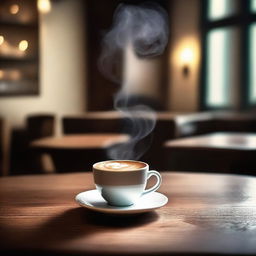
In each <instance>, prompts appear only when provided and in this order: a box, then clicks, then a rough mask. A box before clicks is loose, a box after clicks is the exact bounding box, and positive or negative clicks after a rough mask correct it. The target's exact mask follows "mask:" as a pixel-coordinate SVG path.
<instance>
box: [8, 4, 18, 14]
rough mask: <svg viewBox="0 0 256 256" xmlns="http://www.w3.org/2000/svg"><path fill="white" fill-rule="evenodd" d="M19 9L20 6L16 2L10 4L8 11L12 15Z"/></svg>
mask: <svg viewBox="0 0 256 256" xmlns="http://www.w3.org/2000/svg"><path fill="white" fill-rule="evenodd" d="M19 10H20V7H19V5H17V4H12V5H11V6H10V13H11V14H13V15H15V14H17V13H18V12H19Z"/></svg>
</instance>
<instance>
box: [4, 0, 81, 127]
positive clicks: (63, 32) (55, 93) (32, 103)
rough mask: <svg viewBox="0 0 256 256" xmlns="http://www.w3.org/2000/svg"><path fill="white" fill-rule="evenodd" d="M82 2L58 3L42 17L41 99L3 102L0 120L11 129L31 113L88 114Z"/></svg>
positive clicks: (63, 0) (9, 98)
mask: <svg viewBox="0 0 256 256" xmlns="http://www.w3.org/2000/svg"><path fill="white" fill-rule="evenodd" d="M82 2H83V1H82V0H76V1H73V0H62V1H56V2H54V3H53V6H52V10H51V12H50V13H48V14H44V15H41V16H40V55H41V56H40V95H38V96H27V97H8V98H7V97H6V98H0V116H3V117H4V118H5V119H6V120H7V122H8V124H9V127H10V128H11V127H13V126H22V125H23V124H24V120H25V118H26V116H27V114H31V113H39V112H50V113H54V114H56V115H57V116H58V117H60V116H61V115H62V114H64V113H65V114H66V113H79V112H82V111H84V110H85V99H86V95H85V77H86V72H85V71H86V67H85V61H84V60H85V40H84V34H85V28H84V12H83V11H84V9H83V7H82V4H83V3H82ZM58 130H59V129H58Z"/></svg>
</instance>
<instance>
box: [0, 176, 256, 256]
mask: <svg viewBox="0 0 256 256" xmlns="http://www.w3.org/2000/svg"><path fill="white" fill-rule="evenodd" d="M255 187H256V178H253V177H249V176H244V177H243V176H235V175H216V174H191V173H190V174H188V173H163V184H162V186H161V188H160V192H162V193H164V194H166V195H167V196H168V198H169V202H168V204H167V205H166V206H164V207H162V208H160V209H158V210H156V211H154V212H151V213H147V214H143V215H138V216H132V217H113V216H108V215H103V214H100V213H94V212H90V211H89V210H87V209H84V208H82V207H79V206H78V205H77V204H76V203H75V201H74V197H75V195H76V194H77V193H79V192H81V191H84V190H88V189H92V188H94V185H93V182H92V175H91V173H83V174H81V173H75V174H56V175H37V176H19V177H5V178H0V203H1V208H0V227H1V228H0V255H6V253H7V252H8V253H13V254H14V255H15V254H17V255H21V254H22V255H27V253H29V252H31V253H32V254H33V255H44V254H45V253H52V254H54V255H69V254H72V255H94V254H97V255H107V254H110V255H129V254H132V255H134V254H137V255H142V254H143V255H147V254H150V255H161V254H164V255H167V254H172V255H177V253H182V255H192V254H193V255H196V254H200V255H202V253H205V254H207V253H209V254H215V253H216V254H217V253H220V254H227V253H231V254H250V253H254V254H255V253H256V243H255V240H256V189H255ZM39 253H40V254H39Z"/></svg>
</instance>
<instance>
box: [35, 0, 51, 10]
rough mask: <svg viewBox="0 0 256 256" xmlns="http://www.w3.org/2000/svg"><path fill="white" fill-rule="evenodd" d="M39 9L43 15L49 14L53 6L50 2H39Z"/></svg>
mask: <svg viewBox="0 0 256 256" xmlns="http://www.w3.org/2000/svg"><path fill="white" fill-rule="evenodd" d="M37 8H38V10H39V11H40V12H41V13H48V12H50V11H51V8H52V5H51V1H50V0H37Z"/></svg>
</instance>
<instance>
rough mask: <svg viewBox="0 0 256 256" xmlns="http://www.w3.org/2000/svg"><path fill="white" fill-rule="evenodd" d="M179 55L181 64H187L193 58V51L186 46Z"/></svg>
mask: <svg viewBox="0 0 256 256" xmlns="http://www.w3.org/2000/svg"><path fill="white" fill-rule="evenodd" d="M180 57H181V61H182V63H183V64H189V63H191V62H192V60H193V51H192V50H191V49H190V48H188V47H187V48H185V49H184V50H183V51H182V52H181V56H180Z"/></svg>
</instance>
